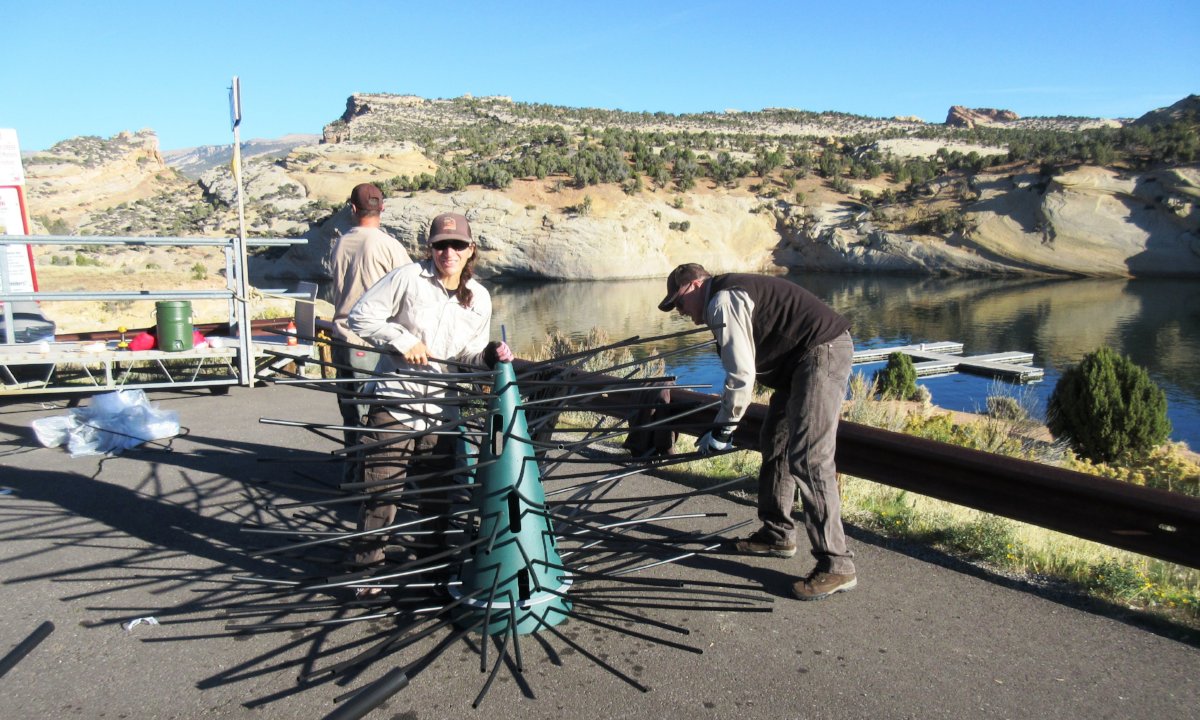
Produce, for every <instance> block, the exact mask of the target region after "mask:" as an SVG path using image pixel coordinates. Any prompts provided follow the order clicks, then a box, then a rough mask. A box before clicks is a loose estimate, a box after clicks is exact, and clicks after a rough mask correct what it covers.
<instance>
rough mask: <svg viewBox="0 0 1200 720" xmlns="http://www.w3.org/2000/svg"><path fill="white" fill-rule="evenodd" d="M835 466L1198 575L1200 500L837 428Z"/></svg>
mask: <svg viewBox="0 0 1200 720" xmlns="http://www.w3.org/2000/svg"><path fill="white" fill-rule="evenodd" d="M613 379H614V380H615V379H616V378H613ZM714 399H715V397H714V396H713V395H706V394H703V393H697V392H693V391H690V390H681V389H672V391H671V404H672V406H674V405H676V404H677V403H678V404H680V405H681V406H682V407H685V408H686V407H689V406H700V405H705V404H709V403H711V402H712V401H713V400H714ZM622 402H625V401H624V400H622V399H620V398H617V397H613V398H611V399H610V398H606V397H604V396H596V397H594V398H591V399H590V404H591V405H593V406H594V409H595V411H596V412H599V413H602V414H606V415H610V416H616V417H620V416H625V415H627V414H628V409H624V410H618V409H614V410H611V411H607V410H606V408H605V405H606V404H609V405H614V406H616V405H617V404H618V403H622ZM715 417H716V411H715V410H708V411H701V412H698V413H696V414H695V415H691V416H689V417H688V423H689V424H695V423H706V422H712V421H713V420H714V419H715ZM764 417H766V407H765V406H764V405H762V404H757V403H756V404H754V405H752V406H751V407H750V409H749V410H748V411H747V413H746V415H745V417H744V418H743V419H742V421H741V422H740V423H739V424H738V427H737V431H736V432H735V434H734V440H735V442H736V443H737V445H738V447H741V448H745V449H754V450H756V449H758V436H759V431H760V429H761V427H762V422H763V418H764ZM682 432H686V431H682ZM689 434H690V433H689ZM837 464H838V471H839V472H842V473H846V474H848V475H853V476H855V477H860V478H864V479H867V480H872V481H874V482H878V483H882V484H884V485H890V486H892V487H897V488H902V489H904V490H910V491H912V492H915V493H920V494H922V495H928V496H930V497H934V498H938V499H939V500H945V501H947V502H952V503H954V504H956V505H963V506H965V507H970V508H974V509H976V510H982V511H983V512H988V513H993V514H995V515H1003V516H1004V517H1007V518H1011V519H1013V520H1019V521H1021V522H1027V523H1030V524H1032V525H1037V526H1039V527H1043V528H1047V529H1049V530H1055V531H1058V532H1062V533H1066V534H1068V535H1073V536H1075V537H1079V538H1084V539H1086V540H1093V541H1095V542H1098V543H1102V544H1104V545H1108V546H1111V547H1115V548H1121V549H1123V550H1129V551H1131V552H1135V553H1139V554H1142V555H1148V556H1150V557H1155V558H1159V559H1161V560H1167V561H1169V562H1173V563H1178V564H1180V565H1186V566H1188V567H1193V568H1200V498H1195V497H1192V496H1190V495H1183V494H1180V493H1173V492H1168V491H1165V490H1157V489H1154V488H1147V487H1142V486H1139V485H1133V484H1130V483H1125V482H1119V481H1116V480H1110V479H1108V478H1102V477H1097V476H1095V475H1087V474H1085V473H1080V472H1075V471H1073V470H1066V469H1064V468H1058V467H1054V466H1051V465H1043V464H1041V463H1035V462H1030V461H1027V460H1017V459H1015V458H1008V457H1004V456H1001V455H995V454H992V453H986V452H981V451H979V450H970V449H967V448H962V447H958V446H956V445H950V444H947V443H941V442H937V441H934V440H926V439H924V438H918V437H913V436H911V435H904V434H901V433H896V432H890V431H888V430H880V429H878V428H873V427H869V426H866V425H860V424H858V423H852V422H845V421H843V422H841V423H840V424H839V426H838V446H837Z"/></svg>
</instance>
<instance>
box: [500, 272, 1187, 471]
mask: <svg viewBox="0 0 1200 720" xmlns="http://www.w3.org/2000/svg"><path fill="white" fill-rule="evenodd" d="M791 279H792V280H794V281H796V282H798V283H800V284H801V285H803V286H804V287H806V288H808V289H809V290H811V291H812V292H814V293H815V294H816V295H817V296H818V297H820V298H822V299H823V300H825V301H826V302H828V303H830V304H831V305H832V306H833V307H834V308H836V309H837V310H838V311H839V312H841V313H842V314H844V315H846V316H847V317H849V318H850V320H851V321H852V323H853V328H852V330H851V332H852V334H853V336H854V342H855V345H856V346H858V347H866V346H871V345H876V346H878V345H893V344H904V343H909V342H933V341H938V340H957V341H960V342H962V343H963V345H964V346H965V352H966V353H967V354H969V355H979V354H984V353H991V352H1004V351H1009V350H1023V351H1028V352H1032V353H1033V354H1034V361H1033V364H1035V365H1038V366H1040V367H1043V368H1045V370H1046V379H1045V380H1044V381H1043V382H1041V383H1038V384H1036V385H1034V386H1032V388H1031V391H1032V393H1033V394H1034V395H1035V396H1036V398H1037V399H1038V400H1039V401H1040V402H1041V403H1042V405H1043V406H1044V402H1045V399H1046V398H1047V397H1048V396H1049V394H1050V392H1051V391H1052V390H1053V389H1054V383H1055V382H1057V380H1058V377H1059V375H1060V374H1061V372H1062V371H1063V370H1064V369H1065V368H1067V367H1069V366H1070V365H1072V364H1075V363H1077V362H1079V360H1080V359H1081V358H1082V357H1083V356H1084V355H1085V354H1086V353H1088V352H1090V351H1092V350H1095V349H1096V348H1098V347H1100V346H1101V345H1108V346H1110V347H1112V348H1114V349H1116V350H1117V351H1118V352H1121V353H1123V354H1125V355H1128V356H1130V357H1131V358H1133V360H1134V362H1136V363H1137V364H1139V365H1141V366H1142V367H1145V368H1146V369H1147V370H1149V372H1150V374H1151V376H1152V377H1153V378H1154V380H1155V382H1157V383H1158V384H1159V386H1160V387H1162V388H1163V389H1164V390H1165V391H1166V392H1167V398H1168V402H1169V404H1170V415H1171V421H1172V424H1173V425H1174V432H1173V433H1172V437H1173V438H1175V439H1178V440H1185V441H1187V442H1188V444H1189V445H1190V446H1191V447H1192V448H1193V449H1196V448H1200V283H1196V282H1194V281H1188V280H1096V279H1089V280H1056V281H1050V280H996V279H974V278H916V277H895V276H868V275H833V274H806V275H794V276H791ZM492 292H493V299H494V304H495V310H494V320H493V322H494V324H495V327H494V328H493V334H495V335H499V333H500V327H499V326H500V325H502V324H503V325H504V326H505V329H506V331H507V337H508V341H509V344H510V345H512V346H513V348H514V350H515V351H516V352H517V354H518V355H529V354H532V353H533V351H534V349H535V348H536V347H537V346H539V345H541V344H542V343H544V342H545V341H546V338H547V335H548V333H550V332H553V331H558V332H561V333H564V334H566V335H568V336H572V337H574V338H580V337H582V336H583V335H585V334H586V333H587V332H588V331H589V330H590V329H592V328H593V327H599V328H602V329H604V330H605V331H606V332H607V333H608V335H609V336H610V337H611V338H612V339H613V340H620V339H623V338H626V337H631V336H634V335H639V336H642V337H649V336H653V335H661V334H665V333H671V332H675V331H678V330H686V329H689V328H691V327H692V324H691V322H690V321H688V320H686V319H684V318H681V317H679V316H678V315H677V314H670V315H668V314H666V313H661V312H659V311H658V309H657V308H656V307H655V306H656V305H657V303H658V302H659V300H661V299H662V297H663V294H664V293H665V283H664V281H663V280H631V281H620V282H567V283H550V284H520V285H501V286H495V285H493V286H492ZM689 341H694V340H692V339H689ZM684 342H685V341H678V342H676V343H675V345H680V344H683V343H684ZM669 347H670V345H664V346H663V349H668V348H669ZM669 367H670V370H671V371H672V372H674V373H676V374H677V375H679V377H680V381H681V382H686V383H692V382H704V383H719V382H720V379H721V372H720V366H719V363H718V362H717V359H716V356H715V355H714V354H713V353H712V352H711V351H700V352H697V353H694V354H692V355H691V356H684V357H680V358H677V359H676V358H672V362H671V363H670V365H669ZM871 369H873V368H871V367H867V368H866V370H867V371H870V370H871ZM921 382H922V383H923V384H925V385H927V386H928V387H929V389H930V391H931V392H932V393H933V400H934V402H935V403H937V404H938V405H941V406H943V407H947V408H951V409H958V410H967V411H974V410H978V409H979V408H980V407H982V406H983V403H984V400H985V399H986V396H987V395H988V394H989V391H990V390H991V389H992V381H990V380H988V379H985V378H978V377H972V376H966V375H956V376H949V377H944V378H931V379H928V380H922V381H921Z"/></svg>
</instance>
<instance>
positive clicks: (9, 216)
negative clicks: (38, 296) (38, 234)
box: [0, 128, 37, 292]
mask: <svg viewBox="0 0 1200 720" xmlns="http://www.w3.org/2000/svg"><path fill="white" fill-rule="evenodd" d="M24 184H25V171H24V169H23V168H22V167H21V145H20V143H18V142H17V131H16V130H13V129H11V128H0V235H26V234H28V228H27V226H26V225H25V213H24V211H23V210H22V209H21V186H22V185H24ZM0 247H3V249H4V257H3V258H2V259H0V260H2V261H3V262H4V264H5V269H6V270H7V271H8V272H7V273H6V277H7V279H8V282H7V283H6V285H7V287H0V291H3V292H34V291H35V290H36V289H37V288H36V287H35V285H36V281H35V280H34V277H33V254H32V252H31V251H30V248H29V246H28V245H3V246H0Z"/></svg>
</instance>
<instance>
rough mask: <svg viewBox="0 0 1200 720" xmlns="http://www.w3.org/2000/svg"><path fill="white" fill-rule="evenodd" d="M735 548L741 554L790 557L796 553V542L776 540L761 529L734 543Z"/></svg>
mask: <svg viewBox="0 0 1200 720" xmlns="http://www.w3.org/2000/svg"><path fill="white" fill-rule="evenodd" d="M733 549H734V550H735V551H736V552H737V553H739V554H741V555H768V556H770V557H778V558H790V557H792V556H793V555H795V554H796V543H794V542H788V541H787V540H776V539H775V538H773V537H771V536H770V535H769V534H767V533H766V532H763V531H762V530H759V531H758V532H756V533H754V534H752V535H751V536H750V537H747V538H742V539H741V540H738V541H737V542H735V543H734V544H733Z"/></svg>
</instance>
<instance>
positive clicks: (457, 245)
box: [429, 240, 471, 252]
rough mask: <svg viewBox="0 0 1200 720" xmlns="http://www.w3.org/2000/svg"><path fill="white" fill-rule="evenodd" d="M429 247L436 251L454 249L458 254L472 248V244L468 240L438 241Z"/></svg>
mask: <svg viewBox="0 0 1200 720" xmlns="http://www.w3.org/2000/svg"><path fill="white" fill-rule="evenodd" d="M429 247H431V248H433V249H434V250H449V249H451V248H453V249H454V250H455V251H457V252H462V251H463V250H466V249H467V248H469V247H471V243H469V242H467V241H466V240H438V241H437V242H435V243H431V244H430V245H429Z"/></svg>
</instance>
